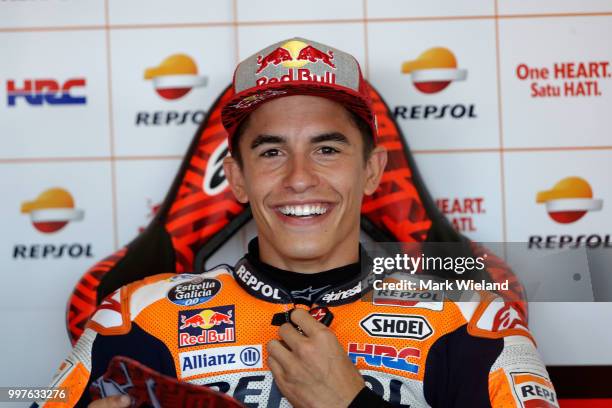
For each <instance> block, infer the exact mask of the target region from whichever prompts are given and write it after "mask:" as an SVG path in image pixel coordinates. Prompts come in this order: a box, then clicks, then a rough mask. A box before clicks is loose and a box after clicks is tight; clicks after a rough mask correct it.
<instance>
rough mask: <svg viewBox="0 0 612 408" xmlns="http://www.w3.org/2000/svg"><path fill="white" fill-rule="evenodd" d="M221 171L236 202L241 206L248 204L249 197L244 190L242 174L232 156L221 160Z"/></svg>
mask: <svg viewBox="0 0 612 408" xmlns="http://www.w3.org/2000/svg"><path fill="white" fill-rule="evenodd" d="M223 171H224V172H225V177H226V178H227V181H228V183H229V185H230V188H231V189H232V192H233V193H234V196H235V197H236V200H238V201H239V202H241V203H242V204H246V203H248V202H249V197H248V195H247V193H246V189H245V184H244V174H243V173H242V169H241V168H240V165H239V164H238V162H237V161H236V159H234V158H233V157H232V156H225V158H224V159H223Z"/></svg>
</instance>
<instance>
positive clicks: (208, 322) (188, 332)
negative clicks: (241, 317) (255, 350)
mask: <svg viewBox="0 0 612 408" xmlns="http://www.w3.org/2000/svg"><path fill="white" fill-rule="evenodd" d="M234 311H235V309H234V305H228V306H217V307H211V308H210V309H196V310H185V311H180V312H179V314H178V317H179V319H178V324H179V328H178V346H179V347H191V346H196V345H199V344H216V343H233V342H235V341H236V329H235V323H234Z"/></svg>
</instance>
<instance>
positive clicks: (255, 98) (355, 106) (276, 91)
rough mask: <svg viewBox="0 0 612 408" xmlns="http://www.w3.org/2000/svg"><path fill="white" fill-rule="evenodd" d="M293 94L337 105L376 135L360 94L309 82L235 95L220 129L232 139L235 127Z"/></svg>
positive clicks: (272, 86) (257, 89) (366, 106)
mask: <svg viewBox="0 0 612 408" xmlns="http://www.w3.org/2000/svg"><path fill="white" fill-rule="evenodd" d="M292 95H312V96H319V97H322V98H327V99H331V100H333V101H335V102H338V103H339V104H341V105H342V106H344V107H345V108H346V109H348V110H350V111H352V112H354V113H355V114H357V115H359V116H360V117H361V118H362V119H363V120H364V121H365V122H366V123H367V124H368V125H369V126H370V128H371V129H372V132H373V133H372V136H373V137H375V135H376V125H375V122H374V113H373V112H372V110H371V107H370V101H367V100H365V99H364V97H363V96H362V95H361V94H359V93H357V92H355V91H353V90H351V89H348V88H345V87H342V86H337V85H333V84H313V83H312V82H309V83H308V84H299V83H295V82H291V83H282V82H281V83H278V84H268V85H266V86H265V87H262V88H255V89H248V90H246V91H243V92H241V93H239V94H236V95H235V96H234V97H232V99H230V100H229V101H228V102H227V103H226V104H225V106H224V107H223V109H222V110H221V121H222V123H223V126H224V127H225V129H226V130H227V132H228V134H229V136H230V138H231V137H232V136H233V134H234V132H235V131H236V128H237V127H238V125H239V124H240V123H241V122H242V121H243V120H244V119H245V118H246V117H247V116H248V115H249V114H250V113H251V112H253V111H254V110H255V109H257V108H258V107H259V106H261V105H262V104H263V103H265V102H269V101H271V100H274V99H278V98H282V97H285V96H292ZM230 144H231V143H230Z"/></svg>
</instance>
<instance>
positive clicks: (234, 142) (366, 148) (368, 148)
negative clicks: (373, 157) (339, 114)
mask: <svg viewBox="0 0 612 408" xmlns="http://www.w3.org/2000/svg"><path fill="white" fill-rule="evenodd" d="M347 112H348V113H349V115H348V117H349V118H350V120H351V122H353V124H354V125H355V126H356V127H357V129H358V130H359V133H360V134H361V140H362V141H363V162H364V164H365V163H366V162H367V160H368V159H369V158H370V154H371V153H372V150H374V147H376V143H374V137H372V129H371V128H370V126H369V125H368V124H367V123H366V121H365V120H363V119H362V118H361V116H359V115H357V114H356V113H355V112H353V111H349V110H347ZM249 118H250V116H247V117H246V118H245V119H244V120H243V121H242V122H240V124H239V125H238V127H237V128H236V132H235V133H234V137H232V138H231V141H230V143H231V146H230V147H231V148H232V149H231V150H232V157H233V158H234V159H235V160H236V162H238V165H239V166H240V168H242V155H241V154H240V136H242V134H243V133H244V131H245V130H246V128H247V126H248V124H249Z"/></svg>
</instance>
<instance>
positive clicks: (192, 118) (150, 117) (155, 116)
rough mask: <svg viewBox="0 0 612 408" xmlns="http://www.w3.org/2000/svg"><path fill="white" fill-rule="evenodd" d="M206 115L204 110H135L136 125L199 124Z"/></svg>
mask: <svg viewBox="0 0 612 408" xmlns="http://www.w3.org/2000/svg"><path fill="white" fill-rule="evenodd" d="M205 117H206V111H204V110H193V111H192V110H186V111H182V112H179V111H175V110H169V111H154V112H136V119H135V124H136V126H181V125H185V124H187V125H199V124H200V123H201V122H202V121H203V120H204V118H205Z"/></svg>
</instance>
